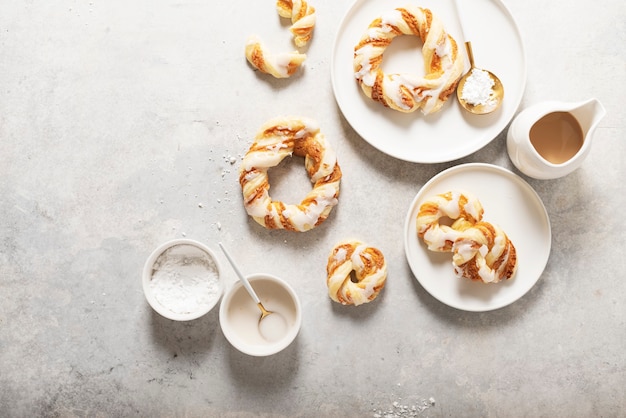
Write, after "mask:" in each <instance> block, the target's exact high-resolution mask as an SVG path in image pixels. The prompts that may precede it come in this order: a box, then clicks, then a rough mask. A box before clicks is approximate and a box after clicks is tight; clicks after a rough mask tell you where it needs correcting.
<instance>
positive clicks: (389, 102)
mask: <svg viewBox="0 0 626 418" xmlns="http://www.w3.org/2000/svg"><path fill="white" fill-rule="evenodd" d="M399 35H414V36H419V37H420V39H421V40H422V42H423V47H422V54H423V56H424V71H425V74H424V75H423V76H419V75H416V74H406V73H396V74H385V73H384V72H383V70H382V69H381V68H380V66H381V63H382V60H383V53H384V52H385V49H386V48H387V46H389V44H390V43H391V41H392V40H393V39H394V38H395V37H396V36H399ZM353 65H354V74H355V77H356V80H357V82H358V84H359V85H360V86H361V89H362V90H363V92H364V93H365V94H366V95H367V96H368V97H370V98H371V99H373V100H375V101H377V102H380V103H382V104H383V105H384V106H386V107H390V108H392V109H395V110H398V111H401V112H413V111H415V110H417V109H421V111H422V112H423V113H424V114H430V113H434V112H437V111H438V110H439V109H441V107H442V106H443V103H444V102H445V101H446V100H447V98H448V96H449V95H450V94H451V93H452V92H454V89H455V88H456V85H457V83H458V81H459V79H460V78H461V75H462V72H463V69H464V65H465V64H464V61H463V58H462V57H461V56H459V53H458V48H457V44H456V41H455V40H454V38H452V36H450V35H449V34H448V33H447V32H446V31H445V30H444V27H443V24H442V22H441V21H440V20H439V19H438V18H437V17H436V16H435V15H434V14H433V13H432V12H431V11H430V10H429V9H423V8H421V7H417V6H413V5H407V6H405V7H402V8H397V9H394V10H391V11H389V12H387V13H385V14H383V15H382V16H380V17H379V18H377V19H375V20H374V21H373V22H372V23H371V24H370V25H369V27H368V29H367V31H366V32H365V34H364V35H363V36H362V37H361V39H360V41H359V43H358V44H357V45H356V46H355V47H354V61H353Z"/></svg>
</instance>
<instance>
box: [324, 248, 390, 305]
mask: <svg viewBox="0 0 626 418" xmlns="http://www.w3.org/2000/svg"><path fill="white" fill-rule="evenodd" d="M352 271H354V273H355V274H354V276H355V278H356V281H353V280H352V279H351V273H352ZM326 273H327V278H326V284H327V286H328V295H329V296H330V298H331V299H332V300H334V301H335V302H338V303H341V304H342V305H361V304H363V303H367V302H370V301H372V300H374V299H375V298H376V296H378V294H379V293H380V291H381V290H382V288H383V287H384V286H385V282H386V280H387V262H386V261H385V257H384V256H383V253H382V252H381V251H380V250H379V249H377V248H374V247H369V246H367V245H365V244H363V243H362V242H361V241H342V242H340V243H339V244H337V245H335V247H334V248H333V250H332V251H331V253H330V255H329V256H328V264H327V266H326Z"/></svg>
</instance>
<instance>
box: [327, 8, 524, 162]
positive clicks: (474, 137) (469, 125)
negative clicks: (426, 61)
mask: <svg viewBox="0 0 626 418" xmlns="http://www.w3.org/2000/svg"><path fill="white" fill-rule="evenodd" d="M406 3H407V0H357V1H355V2H354V4H353V5H352V6H351V7H350V9H349V10H348V12H347V13H346V15H345V16H344V18H343V20H342V22H341V25H340V26H339V30H338V31H337V35H336V38H335V44H334V47H333V52H332V63H331V77H332V85H333V92H334V94H335V99H336V101H337V104H338V105H339V107H340V108H341V111H342V113H343V115H344V117H345V118H346V120H347V121H348V123H350V125H351V126H352V128H354V130H355V131H356V132H357V133H358V134H359V135H360V136H361V137H362V138H363V139H365V140H366V141H367V142H368V143H370V144H371V145H372V146H374V147H375V148H377V149H378V150H380V151H382V152H384V153H385V154H388V155H390V156H392V157H395V158H398V159H401V160H406V161H411V162H417V163H439V162H447V161H452V160H456V159H458V158H461V157H465V156H466V155H469V154H471V153H472V152H474V151H477V150H478V149H480V148H482V147H483V146H485V145H487V144H488V143H489V142H491V141H492V140H493V139H494V138H495V137H497V136H498V134H499V133H500V132H502V131H503V130H504V128H505V127H506V125H507V124H508V123H509V122H510V121H511V119H512V118H513V116H514V115H515V112H516V111H517V108H518V107H519V104H520V102H521V100H522V95H523V93H524V87H525V85H526V58H525V53H524V46H523V42H522V37H521V36H520V33H519V30H518V28H517V24H516V23H515V20H514V19H513V17H512V16H511V14H510V12H509V11H508V9H507V8H506V7H505V6H504V4H502V2H501V1H499V0H472V2H471V7H468V6H465V7H463V13H464V18H463V23H464V28H465V35H466V36H467V40H468V41H471V43H472V49H473V52H474V58H475V62H476V66H477V67H480V68H484V69H487V70H490V71H492V72H493V73H494V74H496V75H497V76H498V77H499V78H500V80H501V81H502V84H503V85H504V90H505V92H504V100H503V103H502V106H501V108H500V109H498V110H497V111H496V112H494V113H492V114H488V115H472V114H470V113H468V112H466V111H464V110H463V109H462V108H461V106H460V105H459V104H458V103H457V101H456V93H455V94H453V95H451V96H450V97H449V98H448V101H447V102H446V103H445V104H444V106H443V108H442V109H441V110H440V111H439V112H437V113H435V114H432V115H423V114H422V113H421V111H419V110H418V111H416V112H413V113H409V114H405V113H402V112H399V111H396V110H392V109H388V108H385V107H384V106H383V105H382V104H380V103H378V102H374V101H373V100H372V99H370V98H369V97H367V96H365V94H364V93H363V92H362V91H361V88H360V87H359V86H358V84H357V82H356V79H355V77H354V69H353V64H352V61H353V57H354V46H355V45H356V44H357V43H358V41H359V39H360V38H361V36H362V35H363V34H364V33H365V32H366V30H367V27H368V26H369V24H370V23H371V22H372V21H373V20H374V19H375V18H377V17H379V16H380V15H381V14H382V13H384V12H386V11H388V10H393V9H394V8H396V7H401V6H404V5H406ZM466 4H469V2H468V3H466ZM420 6H421V7H424V8H428V9H430V10H431V11H432V12H433V13H434V14H435V15H437V16H438V17H439V18H440V19H441V20H442V22H443V24H444V27H445V29H446V31H447V32H448V33H449V34H451V35H452V37H453V38H454V39H455V40H456V42H457V45H458V47H459V51H460V53H462V54H463V56H466V55H467V54H466V53H465V41H466V39H463V36H462V30H461V26H460V22H459V20H458V15H457V12H456V9H455V7H454V1H453V0H446V1H443V2H442V1H434V0H422V1H421V2H420ZM421 45H422V44H421V42H420V41H419V39H418V38H417V37H415V36H400V37H397V38H396V39H394V41H393V42H392V43H391V45H390V46H389V47H388V48H387V50H386V51H385V58H384V61H383V64H382V65H383V69H384V71H386V72H406V73H411V72H413V71H412V69H413V68H416V69H417V70H416V71H415V73H416V74H421V73H423V69H422V68H423V59H422V54H421V47H422V46H421ZM465 61H466V62H465V65H466V70H467V69H469V61H468V60H467V59H466V60H465ZM420 71H421V73H420Z"/></svg>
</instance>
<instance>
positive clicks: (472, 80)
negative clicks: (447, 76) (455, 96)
mask: <svg viewBox="0 0 626 418" xmlns="http://www.w3.org/2000/svg"><path fill="white" fill-rule="evenodd" d="M493 85H494V82H493V80H492V79H491V77H489V73H488V72H487V71H485V70H481V69H478V68H474V69H472V73H471V74H470V76H469V77H468V78H467V80H465V84H464V85H463V91H462V92H461V99H463V100H465V101H466V102H467V103H469V104H471V105H474V106H476V105H487V104H489V105H491V104H493V99H491V98H490V97H491V93H493Z"/></svg>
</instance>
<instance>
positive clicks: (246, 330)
mask: <svg viewBox="0 0 626 418" xmlns="http://www.w3.org/2000/svg"><path fill="white" fill-rule="evenodd" d="M248 280H249V281H250V284H251V286H252V288H253V289H254V291H255V293H256V294H257V296H258V297H259V299H260V300H261V303H262V304H263V306H264V307H265V308H266V309H267V310H270V311H274V312H275V314H279V315H282V316H283V318H284V319H285V322H286V328H285V330H284V331H285V332H283V333H282V334H281V336H279V338H277V339H275V340H271V341H268V340H267V339H265V338H264V337H263V335H262V334H261V331H260V330H259V318H260V317H261V311H260V309H259V307H258V306H257V305H256V303H255V302H254V300H253V299H252V297H250V295H249V294H248V292H247V291H246V289H245V287H244V286H243V285H242V283H241V282H240V281H237V282H236V283H234V284H233V285H232V287H231V288H230V289H228V290H227V291H226V293H225V294H224V297H223V298H222V302H221V305H220V326H221V328H222V332H223V333H224V336H225V337H226V339H227V340H228V342H230V343H231V344H232V345H233V347H235V348H236V349H237V350H239V351H241V352H242V353H244V354H248V355H251V356H259V357H261V356H269V355H272V354H276V353H278V352H279V351H281V350H283V349H285V348H286V347H287V346H289V344H291V343H292V342H293V340H294V339H295V338H296V336H297V335H298V332H299V331H300V326H301V325H302V310H301V307H300V300H299V299H298V296H297V295H296V293H295V291H294V290H293V288H292V287H291V286H290V285H289V284H288V283H287V282H285V281H284V280H282V279H279V278H278V277H276V276H273V275H271V274H265V273H262V274H253V275H251V276H248ZM275 314H273V315H275ZM268 320H269V319H268V318H266V319H264V321H268Z"/></svg>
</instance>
